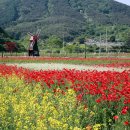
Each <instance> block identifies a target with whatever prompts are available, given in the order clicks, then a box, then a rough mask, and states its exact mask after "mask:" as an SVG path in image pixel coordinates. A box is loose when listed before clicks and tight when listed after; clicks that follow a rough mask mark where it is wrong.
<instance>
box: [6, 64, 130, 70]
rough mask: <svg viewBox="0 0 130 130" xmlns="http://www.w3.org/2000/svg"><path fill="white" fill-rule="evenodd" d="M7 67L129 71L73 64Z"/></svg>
mask: <svg viewBox="0 0 130 130" xmlns="http://www.w3.org/2000/svg"><path fill="white" fill-rule="evenodd" d="M8 65H17V66H19V67H24V68H29V69H35V70H62V69H64V68H66V69H76V70H90V71H93V70H97V71H117V72H122V71H124V70H130V69H129V68H113V67H100V66H88V65H73V64H61V63H60V64H59V63H20V64H18V63H13V64H8Z"/></svg>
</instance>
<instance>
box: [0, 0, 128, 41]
mask: <svg viewBox="0 0 130 130" xmlns="http://www.w3.org/2000/svg"><path fill="white" fill-rule="evenodd" d="M0 9H1V10H0V17H1V19H0V26H3V27H4V28H5V29H6V30H7V31H8V32H11V33H12V35H14V36H16V37H17V38H19V36H23V35H25V34H26V33H27V32H35V31H36V30H37V28H41V30H42V31H41V32H42V37H46V36H48V35H51V34H55V35H59V36H63V35H64V36H65V37H68V38H70V39H71V38H73V37H74V36H77V35H80V34H82V33H84V32H85V31H86V24H87V23H88V22H92V23H100V24H128V25H130V7H129V6H127V5H124V4H121V3H118V2H116V1H114V0H0Z"/></svg>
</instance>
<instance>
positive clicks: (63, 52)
mask: <svg viewBox="0 0 130 130" xmlns="http://www.w3.org/2000/svg"><path fill="white" fill-rule="evenodd" d="M64 37H65V35H64V32H63V53H64V52H65V41H64Z"/></svg>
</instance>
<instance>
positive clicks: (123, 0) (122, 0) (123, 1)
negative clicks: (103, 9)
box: [115, 0, 130, 5]
mask: <svg viewBox="0 0 130 130" xmlns="http://www.w3.org/2000/svg"><path fill="white" fill-rule="evenodd" d="M115 1H118V2H121V3H124V4H127V5H130V0H115Z"/></svg>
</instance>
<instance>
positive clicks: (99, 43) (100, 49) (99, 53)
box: [99, 33, 102, 56]
mask: <svg viewBox="0 0 130 130" xmlns="http://www.w3.org/2000/svg"><path fill="white" fill-rule="evenodd" d="M101 42H102V38H101V33H100V43H99V56H101Z"/></svg>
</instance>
